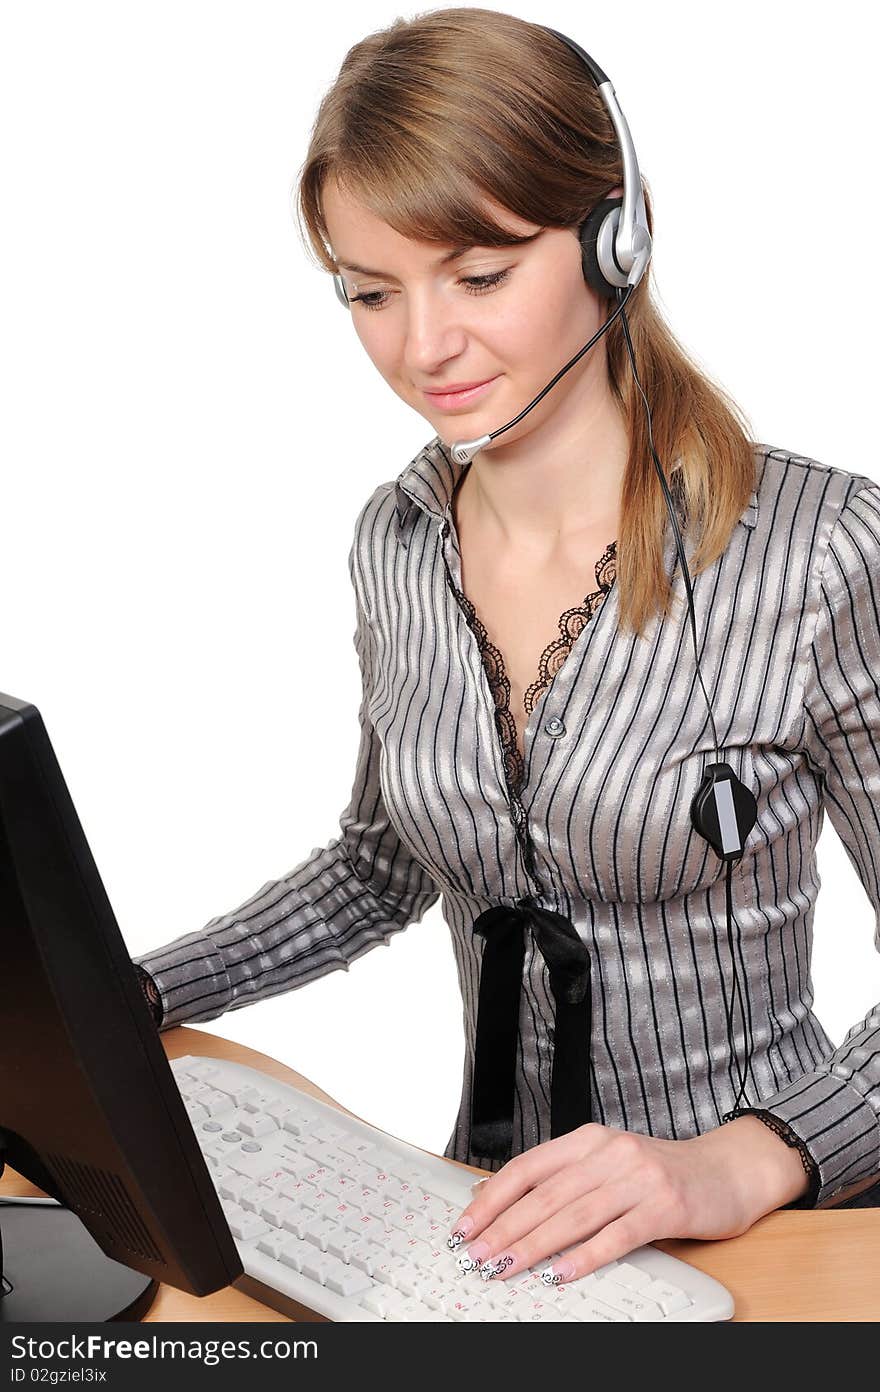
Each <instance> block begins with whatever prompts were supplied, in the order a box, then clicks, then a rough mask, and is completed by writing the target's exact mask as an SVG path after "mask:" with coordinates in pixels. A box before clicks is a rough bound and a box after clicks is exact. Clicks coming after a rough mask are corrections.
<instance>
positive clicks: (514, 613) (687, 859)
mask: <svg viewBox="0 0 880 1392" xmlns="http://www.w3.org/2000/svg"><path fill="white" fill-rule="evenodd" d="M673 561H674V554H673V550H672V543H671V542H670V545H669V546H668V547H667V549H666V564H667V572H668V573H670V572H672V570H673ZM741 561H742V558H741V557H740V556H739V555H738V553H737V552H733V551H732V552H730V553H729V555H728V556H727V557H726V559H725V566H726V565H727V564H728V563H729V564H731V565H736V564H740V565H741ZM729 578H730V577H728V576H727V575H726V574H725V575H722V574H721V573H720V569H719V567H717V566H715V567H710V568H709V569H708V570H707V571H705V572H703V574H701V575H700V576H698V577H692V581H693V590H694V601H695V607H696V613H697V625H698V641H699V643H700V651H701V660H702V677H703V683H704V684H705V690H706V691H707V692H709V693H711V696H712V709H713V713H714V716H715V723H716V728H717V731H718V742H719V757H720V758H721V759H722V760H725V761H727V762H729V763H730V764H731V766H732V768H733V769H734V772H735V773H736V774H737V775H738V776H739V777H740V778H741V779H742V780H743V781H744V782H745V783H746V784H747V786H749V787H751V788H752V789H753V791H754V792H755V794H756V796H759V794H760V789H759V788H758V787H757V786H756V783H757V781H758V779H759V777H760V776H762V775H763V776H764V777H766V778H768V779H770V780H771V782H773V781H778V780H779V778H780V777H781V776H783V775H784V774H786V773H791V772H792V767H793V761H792V759H791V758H789V756H788V755H787V754H786V753H785V752H784V751H783V750H781V749H780V750H779V751H778V752H777V749H776V746H782V745H784V744H785V743H786V742H787V741H788V740H789V738H790V737H792V736H793V735H796V733H797V721H798V716H799V706H798V702H797V691H796V689H795V687H793V686H792V685H791V684H789V685H787V686H786V685H785V684H783V683H778V682H770V681H769V674H770V673H771V672H773V671H779V670H781V669H784V668H785V666H786V665H789V666H790V664H791V662H792V659H793V653H792V652H791V651H785V652H784V651H782V649H783V648H785V647H786V644H788V643H789V639H790V638H791V637H792V636H793V635H794V634H795V633H796V631H797V629H798V624H797V622H796V615H795V613H794V610H792V613H791V615H788V614H783V615H781V616H780V615H779V614H778V612H777V611H776V610H775V611H774V614H773V615H769V614H768V615H762V614H761V613H760V612H758V611H759V610H760V601H759V600H758V602H757V608H756V607H755V605H753V604H751V603H750V599H751V598H752V595H751V593H745V594H744V593H742V592H741V593H740V594H739V595H738V596H737V597H736V601H735V602H734V600H733V599H732V598H731V595H732V594H734V592H735V587H734V586H732V585H730V584H728V583H727V581H728V579H729ZM464 580H466V581H467V588H468V590H469V591H470V594H471V596H472V597H473V601H474V609H475V610H476V609H477V607H479V610H480V614H479V617H480V620H481V622H483V623H484V626H485V629H486V631H487V633H489V636H490V637H491V640H492V642H493V644H494V645H495V647H496V648H497V650H498V652H499V653H500V654H502V655H503V658H504V661H505V663H506V664H507V665H508V666H509V668H510V671H511V672H512V680H511V707H513V705H514V703H516V704H520V703H521V702H522V701H523V693H524V692H525V691H526V690H528V686H529V683H530V682H531V681H532V680H533V678H534V677H535V675H536V673H535V671H534V664H535V663H536V661H538V660H539V657H540V654H541V651H542V648H543V647H544V645H546V643H547V641H548V639H549V638H551V637H552V633H553V629H554V627H556V631H557V633H558V631H559V630H558V619H559V616H560V608H562V609H564V608H565V604H566V601H567V599H568V598H569V596H568V595H567V594H563V593H562V592H561V589H560V587H559V583H558V582H559V577H558V576H557V577H555V581H554V583H552V584H548V585H543V586H540V587H536V586H535V585H534V583H533V580H534V577H526V578H523V579H521V580H519V581H518V580H517V577H516V576H515V575H514V576H510V575H508V576H506V577H505V583H504V585H503V586H499V584H498V583H497V581H496V582H493V581H492V579H491V577H490V576H489V575H488V568H486V567H484V568H482V569H481V568H480V566H479V559H478V558H477V557H474V558H473V559H472V560H471V564H470V573H468V556H467V555H461V554H460V553H459V551H458V546H457V540H456V538H455V535H454V532H452V529H451V528H449V527H446V526H445V525H444V526H440V527H436V526H435V527H431V528H430V529H428V528H425V529H424V530H422V531H421V533H420V534H417V535H416V536H414V537H413V539H412V540H411V542H410V546H409V548H408V550H406V551H403V552H402V553H397V555H396V561H395V565H394V567H393V568H390V569H389V572H388V574H387V575H386V577H385V579H384V582H383V584H382V585H381V586H380V587H379V591H378V592H377V595H376V603H375V612H374V620H373V644H374V652H375V672H376V680H375V682H374V684H373V689H372V691H371V692H370V693H369V713H370V718H371V720H372V723H373V726H374V728H375V730H376V733H377V735H378V738H379V743H380V757H379V776H380V782H381V791H382V794H383V798H384V801H385V805H386V807H387V810H388V815H389V817H390V819H391V821H392V823H393V824H394V825H395V826H396V828H397V830H398V832H400V833H401V835H402V837H403V839H404V840H405V841H406V842H407V844H408V845H409V847H410V849H411V850H412V851H413V853H414V854H415V855H416V856H417V857H418V859H419V860H420V861H421V863H422V864H424V865H425V867H426V868H427V869H428V870H429V872H430V873H432V874H433V876H434V877H435V879H436V880H437V882H438V884H440V885H441V886H442V885H444V884H448V885H450V886H451V887H452V888H453V889H455V890H459V891H461V892H464V893H466V894H473V895H478V896H482V895H487V896H490V897H492V898H494V897H496V896H498V895H508V894H515V895H519V894H528V893H531V892H533V888H534V886H533V885H532V884H530V883H529V881H528V879H527V878H526V877H525V876H524V874H523V872H522V866H521V863H520V858H519V854H518V838H517V826H516V820H517V815H519V814H518V811H517V808H516V807H515V806H514V804H513V800H512V799H511V795H510V786H509V783H508V780H507V778H506V766H505V751H504V747H503V741H502V734H501V730H500V729H499V722H498V720H497V714H498V699H497V696H498V693H497V683H494V682H493V680H492V673H493V661H492V654H491V652H490V653H489V661H488V662H487V660H486V649H485V647H484V646H481V643H480V640H479V633H478V630H476V628H475V626H474V625H473V623H472V622H470V621H469V618H468V614H467V612H466V610H465V609H463V607H462V604H461V601H460V595H461V593H463V588H462V582H463V581H464ZM567 583H568V581H566V584H567ZM673 589H674V594H675V597H676V598H675V607H674V610H673V614H672V616H670V617H667V618H666V619H661V618H659V617H658V618H657V619H656V620H655V621H653V622H651V623H649V624H648V626H647V627H646V629H645V630H644V631H643V633H642V635H641V636H638V635H634V634H632V633H629V632H625V631H621V630H620V628H619V626H618V622H617V616H618V603H617V597H618V590H617V585H616V583H615V584H612V586H611V588H610V589H609V591H608V592H607V594H606V595H605V596H604V598H603V599H602V601H601V603H600V604H599V606H598V609H597V611H596V612H595V614H594V615H593V617H592V618H591V619H590V620H589V621H588V622H585V623H582V624H580V626H579V631H578V632H577V633H575V634H573V635H571V638H572V641H571V642H570V643H569V644H568V646H567V649H566V653H565V657H564V661H562V662H561V665H559V666H558V668H557V670H556V671H555V674H554V675H553V676H552V680H551V681H550V682H549V684H548V685H547V686H546V687H545V688H544V690H543V691H542V692H541V694H540V695H539V697H538V699H537V700H536V702H535V704H534V707H533V709H532V711H531V714H530V715H528V717H527V719H526V723H525V727H524V728H523V726H522V723H521V720H520V727H519V733H520V740H521V742H522V744H523V746H524V754H525V768H524V772H525V778H524V782H523V786H522V789H521V791H520V794H519V801H520V803H521V815H524V817H525V819H526V825H527V830H528V836H529V839H530V841H531V843H532V845H533V847H534V849H535V853H536V861H535V863H536V864H537V865H538V867H539V869H540V870H541V871H542V873H543V878H544V879H545V880H546V882H547V885H548V886H551V887H554V888H564V889H565V890H566V891H570V892H571V893H573V894H575V895H577V896H584V897H590V898H593V897H594V898H599V899H602V900H606V901H612V902H614V901H617V902H624V901H639V900H652V901H653V900H656V899H657V898H666V897H670V896H673V895H677V894H679V893H683V892H690V891H692V890H694V889H696V888H698V887H708V885H710V884H711V883H713V882H714V881H715V880H716V879H717V878H718V876H719V874H720V873H721V866H722V862H721V861H720V860H718V858H717V857H713V856H711V855H710V854H709V853H708V852H707V847H706V843H705V842H704V841H702V839H701V838H699V837H697V836H696V835H695V834H694V831H693V827H692V823H691V818H690V807H691V802H692V800H693V798H694V795H695V794H696V792H697V789H698V788H699V786H700V783H701V781H702V777H703V774H704V771H705V766H706V763H707V762H708V761H710V760H712V759H713V758H714V757H715V749H714V741H713V732H712V725H711V721H710V719H709V715H708V709H707V705H706V700H705V696H704V692H703V685H702V684H701V682H700V680H699V677H698V675H697V671H696V666H695V661H694V652H693V646H692V637H691V628H690V620H689V617H688V611H687V605H686V600H685V587H684V584H683V580H682V576H681V573H680V571H677V572H676V573H675V575H674V576H673ZM757 596H758V592H757V591H756V592H755V596H754V597H755V598H756V600H757ZM583 597H584V596H581V599H583ZM574 598H575V599H577V595H575V596H574ZM777 601H778V596H777ZM791 603H792V605H794V603H795V601H794V599H792V601H791ZM777 610H778V604H777ZM789 620H790V621H789ZM548 623H549V625H550V630H551V631H550V633H549V634H548V633H547V624H548ZM490 624H492V625H494V627H493V629H492V630H490V627H489V626H490ZM771 633H772V634H773V635H774V641H773V645H772V650H771V647H770V646H768V641H767V638H768V634H771ZM789 646H790V644H789ZM759 691H760V692H763V698H762V699H761V700H760V701H756V699H755V696H756V693H757V692H759ZM517 698H519V699H518V700H517ZM791 742H792V743H794V742H795V740H794V739H793V738H792V740H791ZM801 772H803V770H801ZM759 805H760V797H759ZM415 828H418V832H417V833H416V831H415ZM763 835H764V832H763V830H762V826H761V822H760V820H759V824H758V826H757V827H756V828H754V829H753V832H752V836H751V844H752V849H755V846H756V844H757V842H759V841H760V840H761V839H762V837H763Z"/></svg>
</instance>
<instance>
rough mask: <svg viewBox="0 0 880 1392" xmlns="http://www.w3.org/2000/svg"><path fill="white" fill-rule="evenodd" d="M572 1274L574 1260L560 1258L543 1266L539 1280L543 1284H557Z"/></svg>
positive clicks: (568, 1278)
mask: <svg viewBox="0 0 880 1392" xmlns="http://www.w3.org/2000/svg"><path fill="white" fill-rule="evenodd" d="M573 1275H574V1262H570V1261H565V1260H564V1259H560V1260H559V1261H558V1262H554V1263H553V1265H552V1266H545V1267H544V1270H543V1271H542V1272H541V1280H542V1281H543V1282H544V1285H545V1286H558V1285H559V1282H560V1281H568V1280H570V1278H571V1277H572V1276H573Z"/></svg>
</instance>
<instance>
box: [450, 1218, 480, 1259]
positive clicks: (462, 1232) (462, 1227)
mask: <svg viewBox="0 0 880 1392" xmlns="http://www.w3.org/2000/svg"><path fill="white" fill-rule="evenodd" d="M473 1226H474V1220H473V1218H462V1219H461V1221H460V1223H459V1225H458V1227H457V1228H456V1229H455V1231H454V1232H453V1233H452V1236H451V1237H447V1239H446V1246H447V1247H448V1248H449V1250H450V1251H451V1252H454V1251H455V1249H456V1247H460V1246H461V1244H462V1243H463V1242H464V1240H465V1238H466V1237H467V1235H468V1233H469V1232H470V1230H471V1228H472V1227H473Z"/></svg>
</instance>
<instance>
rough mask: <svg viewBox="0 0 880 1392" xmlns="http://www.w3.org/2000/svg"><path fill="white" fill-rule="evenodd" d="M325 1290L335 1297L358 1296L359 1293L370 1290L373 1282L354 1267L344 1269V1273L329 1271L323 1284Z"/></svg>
mask: <svg viewBox="0 0 880 1392" xmlns="http://www.w3.org/2000/svg"><path fill="white" fill-rule="evenodd" d="M325 1284H326V1286H327V1289H328V1290H332V1291H336V1293H337V1295H359V1294H360V1293H361V1291H366V1290H372V1288H373V1282H372V1281H371V1280H370V1278H369V1276H366V1275H364V1273H363V1271H358V1270H357V1268H356V1267H346V1268H345V1270H344V1271H331V1272H330V1274H329V1275H328V1276H327V1280H326V1282H325Z"/></svg>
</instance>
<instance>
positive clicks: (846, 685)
mask: <svg viewBox="0 0 880 1392" xmlns="http://www.w3.org/2000/svg"><path fill="white" fill-rule="evenodd" d="M878 684H880V486H878V485H877V484H876V483H871V484H870V485H869V486H868V487H865V488H860V489H859V490H858V491H857V492H855V493H854V494H853V495H851V496H850V498H849V500H848V501H847V503H846V504H845V506H844V507H843V508H842V509H841V511H840V513H839V515H838V518H837V521H836V522H835V524H834V527H833V529H832V532H831V536H830V538H829V543H828V549H827V552H826V555H825V560H824V563H823V568H822V574H821V577H820V584H819V609H818V615H817V619H816V626H815V632H814V637H813V641H812V645H811V648H810V653H809V658H808V665H807V673H806V679H805V685H804V719H805V725H804V749H805V752H806V754H807V756H808V758H809V760H810V763H811V764H812V765H813V766H814V768H815V769H816V770H817V771H818V774H819V776H820V777H821V779H822V781H823V787H824V794H823V805H824V807H827V811H828V816H829V818H830V820H831V823H832V825H833V826H834V829H835V831H836V832H837V834H838V835H839V837H840V839H841V841H842V842H843V844H844V846H845V848H846V851H847V854H848V856H849V858H850V860H851V862H852V864H853V865H854V866H855V869H856V871H857V873H858V876H859V879H860V880H861V882H862V885H863V886H864V888H865V891H866V893H867V895H868V897H869V899H870V901H871V904H872V906H873V909H874V919H875V931H874V943H875V945H876V947H877V950H878V951H880V685H878ZM821 825H822V823H821V820H820V823H819V826H820V830H821ZM760 1106H761V1108H762V1109H764V1110H766V1111H767V1112H769V1113H770V1114H771V1116H775V1117H776V1118H778V1119H779V1120H780V1121H781V1122H784V1123H786V1124H787V1127H788V1129H789V1131H790V1132H793V1133H794V1136H795V1137H797V1138H799V1139H800V1140H801V1141H802V1142H804V1143H805V1145H806V1147H807V1150H808V1151H809V1154H810V1156H811V1157H812V1160H813V1161H814V1163H815V1165H816V1166H817V1168H818V1181H817V1184H814V1185H813V1186H811V1187H812V1190H813V1192H812V1193H808V1195H807V1196H806V1198H805V1199H803V1200H800V1201H798V1202H797V1203H795V1204H793V1205H789V1207H814V1206H816V1205H817V1204H821V1203H823V1202H824V1201H825V1200H826V1199H829V1198H831V1197H833V1196H834V1195H835V1194H836V1193H838V1192H839V1191H840V1190H842V1189H847V1188H849V1186H850V1185H852V1184H855V1183H856V1182H857V1181H858V1180H860V1179H863V1178H865V1177H867V1176H868V1175H872V1174H876V1173H877V1172H878V1171H880V1003H878V1004H877V1005H875V1006H873V1007H872V1009H871V1010H870V1011H869V1012H868V1014H867V1015H866V1016H865V1017H864V1018H863V1019H861V1020H857V1021H856V1023H855V1024H854V1025H853V1026H852V1027H851V1029H850V1030H849V1031H848V1032H847V1034H846V1036H845V1038H844V1040H843V1042H842V1044H841V1045H840V1047H839V1048H838V1049H836V1050H835V1051H834V1052H833V1053H832V1054H831V1055H830V1056H829V1057H828V1058H827V1059H825V1060H824V1062H823V1063H821V1064H820V1065H819V1067H818V1068H815V1069H813V1070H812V1071H811V1072H808V1073H805V1074H804V1075H803V1076H802V1077H800V1078H798V1079H796V1080H795V1081H794V1082H793V1083H790V1084H789V1085H788V1086H787V1087H785V1088H783V1089H782V1090H781V1091H779V1092H777V1093H775V1094H773V1095H772V1096H770V1097H764V1098H762V1099H761V1103H760ZM740 1110H741V1111H748V1110H749V1109H745V1108H744V1109H740ZM789 1143H791V1142H789Z"/></svg>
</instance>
